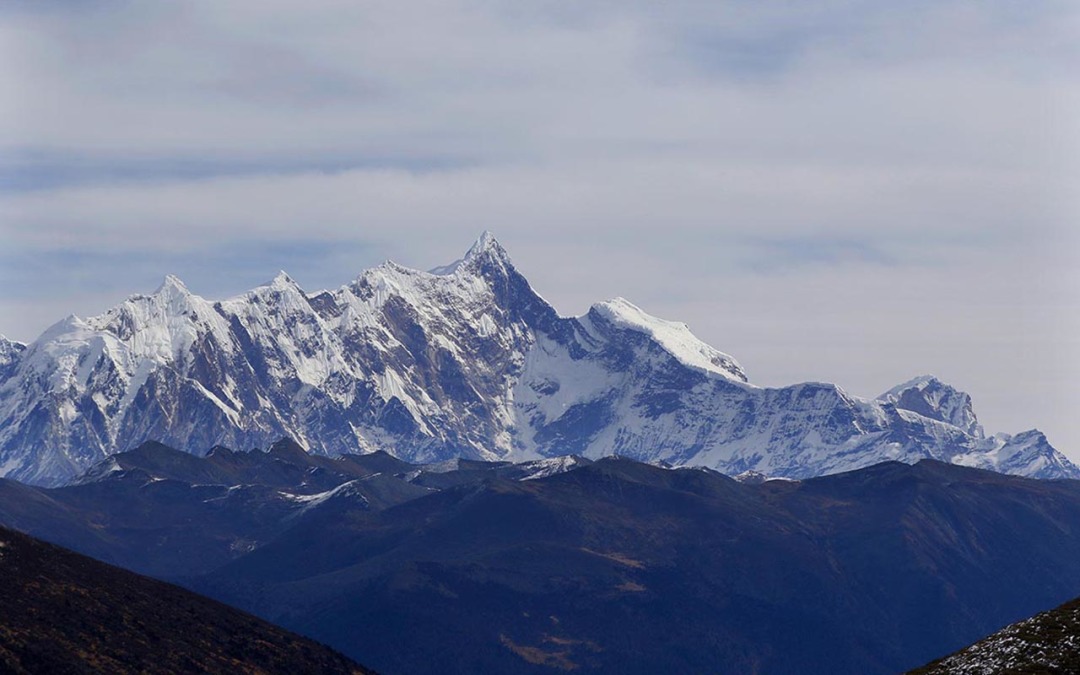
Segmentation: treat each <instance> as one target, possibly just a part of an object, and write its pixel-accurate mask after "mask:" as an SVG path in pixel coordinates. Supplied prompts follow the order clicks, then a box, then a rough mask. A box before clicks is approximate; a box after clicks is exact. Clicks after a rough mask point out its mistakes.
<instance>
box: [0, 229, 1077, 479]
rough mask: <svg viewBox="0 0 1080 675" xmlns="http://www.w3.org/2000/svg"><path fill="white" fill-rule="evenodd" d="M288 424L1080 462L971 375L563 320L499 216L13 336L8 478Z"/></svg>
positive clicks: (599, 448) (493, 454) (325, 429)
mask: <svg viewBox="0 0 1080 675" xmlns="http://www.w3.org/2000/svg"><path fill="white" fill-rule="evenodd" d="M281 436H290V437H293V438H296V439H297V440H298V441H299V442H301V443H302V444H303V445H304V446H305V447H307V448H308V449H309V450H310V451H312V452H316V453H321V454H327V455H336V454H341V453H363V452H371V451H375V450H379V449H384V450H387V451H389V452H391V453H393V454H395V455H397V456H400V457H402V458H403V459H407V460H410V461H414V462H435V461H440V460H446V459H450V458H454V457H465V458H475V459H485V460H501V459H507V460H514V461H520V460H528V459H536V458H543V457H555V456H562V455H570V454H578V455H582V456H585V457H594V458H595V457H600V456H605V455H610V454H620V455H624V456H628V457H631V458H634V459H639V460H643V461H651V462H666V463H668V464H671V465H675V466H680V465H699V466H706V467H709V468H713V469H717V470H719V471H723V472H725V473H728V474H731V475H735V474H739V473H743V472H747V471H753V472H758V473H761V474H764V475H768V476H774V477H789V478H803V477H809V476H814V475H821V474H825V473H834V472H838V471H844V470H849V469H854V468H858V467H862V466H867V465H870V464H874V463H877V462H880V461H884V460H900V461H904V462H915V461H917V460H919V459H921V458H925V457H931V458H935V459H940V460H944V461H949V462H954V463H958V464H964V465H968V466H976V467H982V468H989V469H994V470H999V471H1004V472H1008V473H1015V474H1020V475H1026V476H1033V477H1040V478H1054V477H1080V470H1078V469H1077V467H1075V466H1073V465H1072V464H1071V463H1070V462H1069V461H1068V460H1067V459H1066V458H1065V457H1064V456H1062V455H1061V454H1060V453H1059V452H1057V451H1056V450H1054V448H1052V447H1051V446H1050V444H1049V443H1048V442H1047V440H1046V438H1045V437H1044V436H1043V435H1042V434H1041V433H1039V432H1037V431H1028V432H1024V433H1021V434H1017V435H1015V436H1009V435H1002V434H999V435H995V436H986V435H984V433H983V430H982V428H981V427H980V426H979V424H978V422H977V420H976V417H975V413H974V411H973V409H972V405H971V400H970V398H969V397H968V396H967V394H964V393H962V392H959V391H956V390H955V389H953V388H952V387H950V386H948V385H946V384H944V383H942V382H940V381H938V380H936V379H934V378H932V377H922V378H917V379H916V380H912V381H911V382H908V383H905V384H904V385H901V386H900V387H897V388H895V389H893V390H891V391H889V392H887V393H886V394H884V395H882V396H881V397H880V398H878V399H876V400H867V399H861V398H857V397H854V396H850V395H848V394H847V393H845V392H844V391H843V390H841V389H840V388H839V387H837V386H835V385H832V384H825V383H806V384H799V385H795V386H791V387H784V388H777V389H769V388H761V387H756V386H754V385H752V384H750V383H749V382H748V380H747V377H746V375H745V373H744V372H743V370H742V368H741V367H740V366H739V365H738V363H737V362H736V361H735V360H734V359H733V358H732V357H730V356H728V355H726V354H724V353H721V352H719V351H717V350H715V349H713V348H712V347H710V346H709V345H706V344H704V343H703V342H701V341H700V340H698V339H697V338H696V337H694V335H693V334H692V333H691V332H690V330H689V329H688V328H687V326H686V325H685V324H682V323H677V322H672V321H665V320H661V319H657V318H655V317H652V316H649V315H648V314H646V313H645V312H643V311H642V310H641V309H639V308H637V307H635V306H634V305H633V304H631V303H630V302H627V301H626V300H623V299H615V300H612V301H609V302H604V303H599V304H597V305H594V306H593V307H592V308H591V309H590V310H589V312H588V313H586V314H585V315H583V316H580V317H573V318H570V317H561V316H559V315H558V313H557V312H556V311H555V309H554V308H552V307H551V306H550V305H549V304H548V303H547V302H546V301H544V300H543V298H541V297H540V296H539V295H537V294H536V292H535V291H533V289H532V288H531V286H530V285H529V283H528V281H526V280H525V279H524V277H522V276H521V275H520V274H519V273H518V272H517V270H516V269H515V268H514V266H513V265H512V263H511V262H510V258H509V256H508V255H507V253H506V251H505V250H504V249H503V248H502V246H501V245H499V243H498V242H497V241H496V240H495V239H494V238H493V237H492V236H491V235H490V234H487V233H485V234H484V235H483V236H482V237H481V238H480V239H479V240H478V241H477V242H476V243H475V244H474V245H473V247H472V248H471V249H470V250H469V251H468V253H467V254H466V255H465V257H464V258H463V259H461V260H459V261H457V262H456V263H453V264H452V265H448V266H446V267H443V268H439V269H437V270H434V271H432V272H421V271H417V270H412V269H408V268H405V267H402V266H400V265H397V264H395V263H392V262H387V263H385V264H383V265H380V266H378V267H376V268H374V269H371V270H367V271H365V272H364V273H362V274H361V275H360V276H359V277H357V279H355V280H354V281H353V282H352V283H349V284H348V285H346V286H343V287H341V288H339V289H337V290H334V291H319V292H314V293H309V292H306V291H304V290H303V289H301V288H300V287H299V286H298V285H297V284H296V283H295V282H294V281H293V280H292V279H291V278H289V276H288V275H286V274H285V273H280V274H279V275H278V276H277V277H275V278H274V279H273V280H272V281H271V282H269V283H267V284H266V285H263V286H260V287H258V288H256V289H254V290H251V291H249V292H247V293H244V294H243V295H240V296H237V297H234V298H230V299H228V300H223V301H209V300H205V299H203V298H201V297H199V296H196V295H194V294H192V293H190V292H189V291H188V290H187V288H186V287H185V286H184V285H183V283H182V282H181V281H180V280H179V279H176V278H175V277H171V276H170V277H167V278H166V279H165V282H164V283H163V284H162V286H161V287H160V288H159V289H158V290H157V291H156V292H155V293H153V294H151V295H135V296H132V297H130V298H129V299H128V300H126V301H125V302H123V303H122V304H120V305H119V306H117V307H115V308H113V309H112V310H110V311H108V312H106V313H105V314H102V315H101V316H97V317H93V318H90V319H80V318H78V317H74V316H72V317H68V318H67V319H64V320H63V321H61V322H59V323H57V324H56V325H54V326H53V327H51V328H49V329H48V330H47V331H46V332H45V333H44V334H43V335H42V336H41V337H40V338H38V339H37V340H36V341H35V342H34V343H32V344H30V345H22V344H19V343H15V342H11V341H8V340H6V339H3V338H0V475H4V476H7V477H11V478H16V479H19V480H23V481H27V482H33V483H40V484H46V485H54V484H59V483H63V482H64V481H67V480H69V479H71V478H72V477H73V476H75V475H77V474H79V473H80V472H82V471H84V470H85V469H86V468H87V467H89V466H91V465H92V464H94V463H96V462H98V461H100V460H101V459H103V458H104V457H106V456H108V455H110V454H113V453H115V452H118V451H122V450H126V449H130V448H133V447H135V446H137V445H139V444H140V443H142V442H143V441H145V440H150V439H152V440H158V441H161V442H163V443H167V444H169V445H172V446H175V447H178V448H183V449H186V450H188V451H191V452H198V451H200V450H202V449H205V448H207V447H212V446H214V445H219V444H220V445H225V446H230V447H237V448H245V447H247V448H250V447H266V446H267V445H269V444H270V443H272V442H273V441H274V440H276V439H277V438H280V437H281Z"/></svg>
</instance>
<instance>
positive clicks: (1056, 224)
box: [0, 0, 1080, 458]
mask: <svg viewBox="0 0 1080 675" xmlns="http://www.w3.org/2000/svg"><path fill="white" fill-rule="evenodd" d="M1078 38H1080V12H1078V10H1077V9H1076V7H1075V4H1074V3H1072V2H1070V1H1062V2H1049V1H1047V2H1026V3H1015V2H1005V1H1000V2H993V1H990V2H979V3H972V2H961V1H958V0H957V1H946V2H911V3H890V2H884V1H883V0H875V1H873V2H871V1H862V2H858V1H847V2H841V1H835V2H827V1H819V2H810V3H781V2H715V3H699V2H685V3H683V2H671V3H663V5H662V6H660V5H657V4H656V3H639V2H626V1H621V2H586V3H562V2H559V3H556V2H547V3H545V2H534V3H520V2H496V1H494V0H491V1H483V0H475V1H461V2H452V1H451V2H447V1H440V2H415V1H411V0H410V1H409V2H404V3H356V2H351V1H349V2H346V1H345V0H341V1H337V0H324V1H321V2H317V3H315V2H311V3H292V2H289V3H286V2H268V1H260V2H254V1H251V2H228V3H219V2H185V3H136V2H112V1H109V0H89V1H86V2H75V1H71V2H59V1H54V2H33V3H31V2H18V3H8V4H7V5H5V7H4V8H3V9H0V63H2V64H4V65H3V66H0V69H2V72H0V74H2V75H3V77H0V228H2V231H0V236H2V239H3V243H4V246H3V251H2V252H0V282H2V283H3V285H4V288H5V293H4V294H3V297H2V298H0V332H3V333H6V334H8V335H9V336H12V337H16V338H19V339H24V340H29V339H32V338H33V337H35V336H36V334H37V333H38V332H40V331H41V330H42V329H43V328H44V327H45V326H46V325H47V324H48V323H50V322H52V321H53V320H56V319H58V318H60V317H61V316H63V315H65V314H67V313H70V312H76V313H80V314H92V313H96V312H99V311H101V310H103V309H104V308H106V307H107V306H109V305H111V304H114V303H115V302H118V301H119V300H121V299H122V298H123V297H124V296H126V295H127V294H128V293H131V292H135V291H149V290H152V289H153V288H154V287H155V286H156V285H157V283H158V281H159V280H160V277H161V276H162V275H164V274H165V273H166V272H174V273H178V274H180V276H182V277H183V278H185V280H186V281H187V282H188V284H189V286H190V287H191V288H192V289H194V290H195V291H197V292H200V293H202V294H204V295H207V296H209V297H221V296H224V295H228V294H231V293H236V292H240V291H242V290H244V289H246V288H249V287H251V286H253V285H255V284H257V283H259V282H262V281H264V280H266V279H268V278H270V277H271V276H273V274H274V273H275V272H276V271H277V269H279V268H285V269H287V270H288V271H289V272H290V274H292V275H293V276H294V277H295V278H296V279H297V280H298V281H299V282H300V283H301V284H303V285H305V286H306V287H308V288H312V289H314V288H318V287H321V286H337V285H340V284H342V283H345V282H346V281H348V280H349V279H351V278H352V277H353V276H355V275H356V274H357V273H358V272H359V271H360V270H362V269H363V268H365V267H368V266H370V265H372V264H375V263H377V262H379V261H380V260H382V259H384V258H387V257H390V258H394V259H397V260H399V261H400V262H402V263H405V264H409V265H413V266H416V267H421V268H424V267H433V266H435V265H438V264H442V263H445V262H448V261H449V260H452V259H454V258H455V257H458V256H459V255H460V254H461V252H462V251H463V250H464V249H465V248H466V247H467V246H468V244H469V242H470V241H471V240H472V239H473V238H474V237H475V236H476V235H477V234H478V233H479V232H480V231H481V230H483V229H485V228H486V229H491V230H492V231H494V232H495V233H496V234H497V235H498V236H499V237H500V239H501V240H503V242H504V244H506V246H507V247H508V248H509V250H510V252H511V254H512V255H513V256H514V258H515V260H516V261H517V262H518V264H519V266H520V267H521V268H522V270H523V271H524V272H525V273H526V275H527V276H529V278H530V279H531V280H532V281H533V283H534V285H535V286H536V287H537V289H538V290H539V291H540V292H541V293H543V294H544V295H545V296H546V297H548V298H549V299H550V300H551V301H552V302H554V304H555V305H556V306H557V307H558V308H559V309H560V310H561V311H562V312H563V313H567V314H571V313H579V312H582V311H584V310H585V309H586V308H587V307H588V305H589V304H590V303H591V302H594V301H596V300H601V299H605V298H607V297H610V296H612V295H623V296H626V297H628V298H629V299H630V300H632V301H634V302H636V303H638V304H640V305H642V306H643V307H644V308H645V309H646V310H648V311H650V312H652V313H655V314H658V315H661V316H666V317H669V318H678V319H683V320H686V321H687V322H688V323H690V324H691V326H692V327H693V329H694V330H695V331H696V332H697V333H698V334H699V335H701V336H702V337H703V338H704V339H706V340H707V341H709V342H711V343H713V344H715V345H716V346H717V347H719V348H721V349H724V350H726V351H729V352H731V353H733V354H734V355H736V356H737V357H738V358H740V359H741V360H742V361H743V362H744V365H745V366H747V369H748V370H749V372H750V375H751V377H752V379H754V380H755V381H757V382H760V383H763V384H785V383H790V382H794V381H797V380H803V379H822V380H830V381H836V382H838V383H840V384H841V385H843V386H845V387H846V388H848V389H849V390H850V391H852V392H853V393H856V394H860V395H875V394H877V393H880V391H881V390H884V389H886V388H888V387H889V386H891V385H892V384H894V383H896V382H898V381H901V380H903V379H907V378H908V377H910V376H913V375H915V374H918V373H919V372H923V371H933V372H935V373H936V374H938V375H939V376H941V377H943V378H944V379H947V380H950V381H952V382H954V383H955V384H956V385H957V386H959V387H961V388H965V389H967V390H969V391H970V392H971V393H972V394H973V395H974V396H975V398H976V405H977V411H978V412H979V413H980V414H981V416H982V417H983V419H984V422H985V423H986V425H987V426H988V427H989V428H990V429H993V430H999V429H1000V430H1010V431H1018V430H1020V429H1021V428H1025V427H1029V426H1035V425H1037V426H1039V427H1040V428H1042V429H1044V430H1045V431H1047V432H1048V434H1049V435H1050V438H1051V441H1052V442H1054V443H1055V444H1057V445H1058V446H1060V447H1061V448H1062V449H1063V450H1064V451H1066V452H1067V453H1069V454H1070V455H1071V456H1073V457H1074V458H1080V428H1078V427H1077V426H1076V424H1075V422H1074V421H1073V416H1072V414H1071V411H1072V410H1075V409H1076V408H1077V407H1078V406H1080V388H1077V387H1076V386H1075V382H1077V381H1080V357H1078V352H1080V345H1078V339H1080V338H1078V337H1077V336H1080V319H1078V318H1077V317H1080V312H1078V311H1077V310H1078V309H1080V274H1078V272H1077V269H1078V268H1080V264H1078V262H1080V260H1078V258H1080V256H1078V254H1077V244H1078V238H1077V236H1076V235H1075V234H1074V232H1076V231H1077V216H1078V214H1080V196H1078V191H1077V189H1076V186H1077V185H1080V165H1078V160H1080V39H1078Z"/></svg>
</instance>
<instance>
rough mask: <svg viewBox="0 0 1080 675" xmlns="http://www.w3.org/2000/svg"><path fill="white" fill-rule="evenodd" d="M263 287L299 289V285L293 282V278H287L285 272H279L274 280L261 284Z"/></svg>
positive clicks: (287, 275)
mask: <svg viewBox="0 0 1080 675" xmlns="http://www.w3.org/2000/svg"><path fill="white" fill-rule="evenodd" d="M263 286H264V287H270V288H278V289H281V288H299V285H298V284H297V283H296V282H295V281H293V278H292V277H290V276H289V274H288V272H286V271H285V270H279V271H278V273H277V274H275V275H274V278H273V279H271V280H270V281H268V282H266V283H265V284H263Z"/></svg>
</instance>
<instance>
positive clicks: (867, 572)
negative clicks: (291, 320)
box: [0, 440, 1080, 675]
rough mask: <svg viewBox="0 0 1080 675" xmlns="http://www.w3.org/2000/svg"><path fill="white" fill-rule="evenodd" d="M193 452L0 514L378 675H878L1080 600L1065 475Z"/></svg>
mask: <svg viewBox="0 0 1080 675" xmlns="http://www.w3.org/2000/svg"><path fill="white" fill-rule="evenodd" d="M199 454H200V455H203V456H196V455H193V454H190V453H185V452H181V451H179V450H175V449H172V448H169V447H167V446H164V445H161V444H158V443H146V444H144V445H142V446H140V447H139V448H137V449H135V450H132V451H129V452H124V453H118V454H116V455H113V456H111V457H109V458H107V459H105V460H103V461H102V462H101V463H99V464H98V465H96V466H94V467H92V468H91V469H90V470H89V471H87V472H85V473H84V474H83V475H82V476H80V477H78V478H77V479H76V480H75V481H72V482H71V483H70V484H69V485H66V486H63V487H57V488H42V487H35V486H30V485H26V484H23V483H19V482H16V481H12V480H6V479H0V524H3V525H5V526H9V527H14V528H16V529H19V530H22V531H25V532H28V533H30V534H32V535H34V536H37V537H41V538H44V539H46V540H49V541H52V542H55V543H58V544H61V545H64V546H67V547H69V548H72V549H74V550H76V551H79V552H81V553H84V554H88V555H92V556H94V557H96V558H99V559H101V560H104V561H106V562H110V563H114V564H117V565H121V566H123V567H127V568H129V569H132V570H134V571H136V572H140V573H143V574H149V575H152V576H156V577H158V578H162V579H165V580H168V581H172V582H174V583H179V584H181V585H184V586H186V587H188V588H190V589H192V590H195V591H197V592H199V593H202V594H206V595H209V596H211V597H213V598H216V599H218V600H221V601H224V602H226V603H228V604H230V605H233V606H235V607H238V608H240V609H243V610H246V611H249V612H251V613H253V614H255V615H257V616H259V617H261V618H263V619H266V620H269V621H272V622H274V623H277V624H279V625H281V626H283V627H285V628H287V629H289V630H292V631H295V632H297V633H300V634H303V635H307V636H309V637H312V638H315V639H316V640H319V641H320V642H323V643H325V644H328V645H330V646H331V647H333V648H335V649H337V650H339V651H341V652H342V653H344V654H346V655H347V656H349V657H351V658H353V659H356V660H357V661H359V662H361V663H364V664H367V665H369V666H371V667H373V668H375V669H377V670H378V671H380V672H386V673H474V672H521V673H553V672H563V671H567V670H573V671H575V672H582V673H650V672H658V671H659V672H770V673H771V672H799V673H830V674H843V673H851V674H856V673H857V674H859V675H874V674H877V673H880V674H882V675H884V674H885V673H895V672H900V671H903V670H905V669H908V668H913V667H915V666H918V665H920V664H923V663H927V662H928V661H930V660H932V659H934V658H938V657H940V656H942V655H944V654H948V653H950V652H952V651H955V650H956V649H959V648H960V647H962V646H964V645H967V644H970V643H971V642H973V641H975V640H976V639H978V638H980V637H982V636H984V635H987V634H989V633H991V632H993V631H995V630H997V629H999V628H1000V627H1001V626H1004V625H1006V624H1008V623H1010V622H1013V621H1016V620H1018V619H1021V618H1023V617H1027V616H1031V615H1032V614H1034V613H1035V612H1038V611H1041V610H1044V609H1046V608H1048V607H1053V606H1055V605H1057V604H1059V603H1061V602H1063V601H1064V600H1066V599H1068V598H1071V597H1075V596H1076V595H1077V592H1078V591H1080V538H1077V537H1076V536H1075V528H1076V523H1078V522H1080V482H1078V481H1073V480H1034V479H1028V478H1022V477H1016V476H1008V475H1004V474H1000V473H996V472H989V471H984V470H979V469H972V468H967V467H962V466H956V465H951V464H946V463H942V462H938V461H935V460H922V461H920V462H918V463H916V464H914V465H908V464H904V463H900V462H885V463H881V464H878V465H875V466H872V467H867V468H863V469H859V470H855V471H851V472H844V473H840V474H835V475H830V476H825V477H820V478H813V479H806V480H779V479H774V480H764V479H761V478H760V476H757V477H755V476H746V477H745V478H744V480H743V481H739V480H734V479H732V478H729V477H727V476H724V475H722V474H720V473H718V472H716V471H713V470H710V469H705V468H700V467H697V468H690V467H680V468H670V467H661V466H655V465H651V464H645V463H641V462H637V461H634V460H631V459H627V458H619V457H608V458H602V459H599V460H596V461H592V460H589V459H586V458H581V457H574V456H569V457H559V458H550V459H541V460H533V461H529V462H523V463H508V462H483V461H476V460H468V459H461V458H455V459H451V460H447V461H442V462H438V463H435V464H426V465H415V464H410V463H408V462H405V461H403V460H400V459H398V458H395V457H392V456H391V455H389V454H387V453H383V452H376V453H369V454H363V455H343V456H340V457H336V458H328V457H325V456H322V455H320V454H319V453H311V452H308V451H306V450H305V449H304V448H302V447H301V446H299V445H298V444H296V443H295V442H292V441H289V440H282V441H279V442H278V443H275V444H274V445H273V446H272V447H271V448H270V449H269V450H268V451H266V452H263V451H250V452H249V451H232V450H229V449H227V448H224V447H216V448H213V449H212V450H210V451H209V452H203V453H199ZM0 565H2V560H0Z"/></svg>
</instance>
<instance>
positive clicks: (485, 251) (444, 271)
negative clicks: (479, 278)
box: [430, 230, 512, 276]
mask: <svg viewBox="0 0 1080 675" xmlns="http://www.w3.org/2000/svg"><path fill="white" fill-rule="evenodd" d="M485 263H493V264H495V265H496V266H498V267H503V268H506V267H511V266H512V265H511V263H510V254H509V253H507V252H506V249H505V248H503V246H502V244H500V243H499V240H498V239H496V238H495V235H493V234H492V233H491V232H489V231H488V230H484V231H483V233H481V235H480V236H479V237H478V238H477V240H476V241H475V242H473V245H472V246H470V247H469V250H468V251H466V253H465V257H463V258H461V259H459V260H455V261H454V262H452V263H450V264H449V265H443V266H441V267H436V268H434V269H432V270H431V271H430V272H431V274H438V275H440V276H449V275H451V274H456V273H458V272H461V271H468V272H474V273H475V272H479V271H480V270H482V269H483V267H484V264H485Z"/></svg>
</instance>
